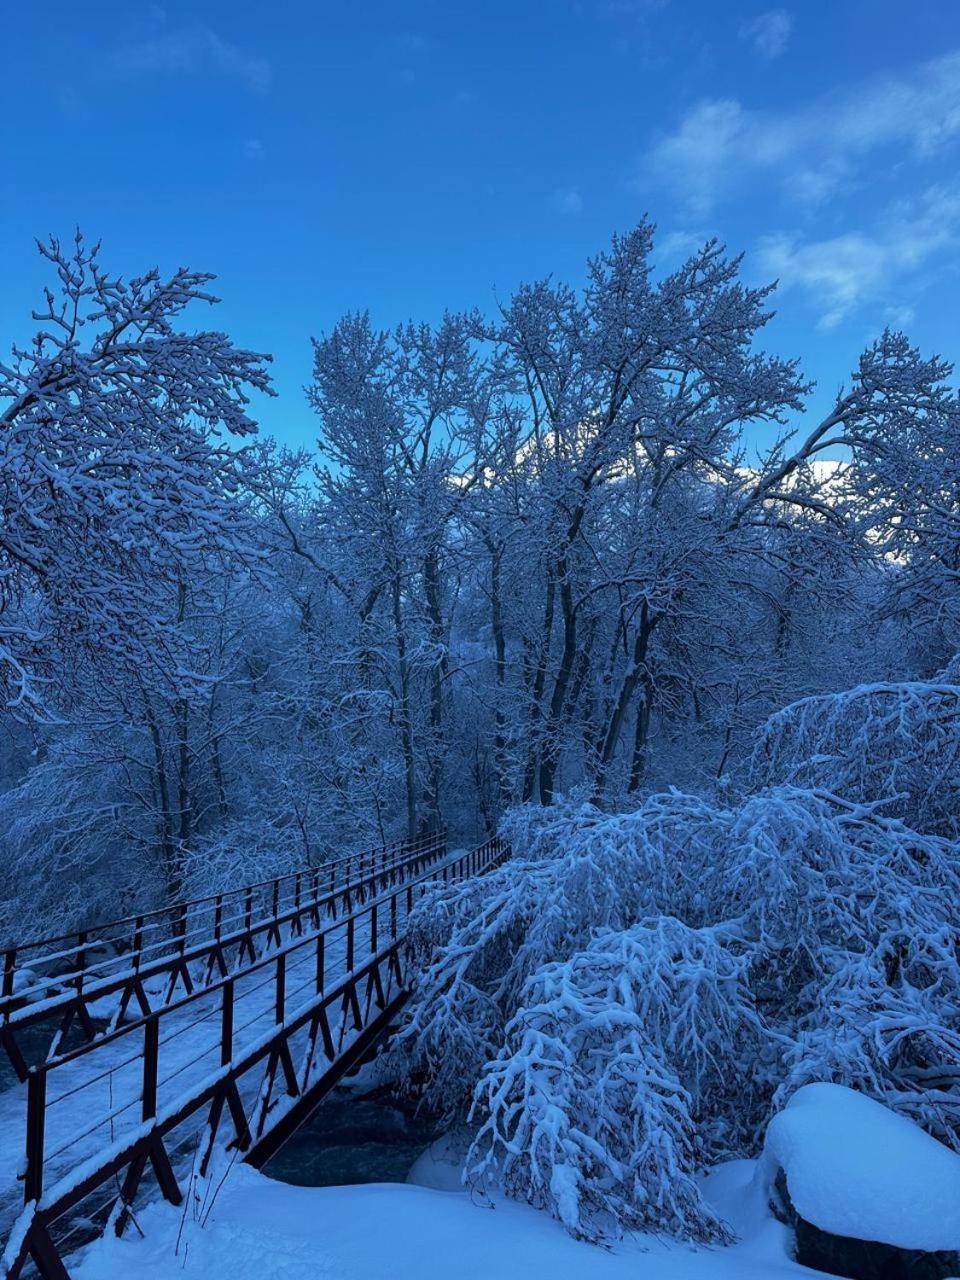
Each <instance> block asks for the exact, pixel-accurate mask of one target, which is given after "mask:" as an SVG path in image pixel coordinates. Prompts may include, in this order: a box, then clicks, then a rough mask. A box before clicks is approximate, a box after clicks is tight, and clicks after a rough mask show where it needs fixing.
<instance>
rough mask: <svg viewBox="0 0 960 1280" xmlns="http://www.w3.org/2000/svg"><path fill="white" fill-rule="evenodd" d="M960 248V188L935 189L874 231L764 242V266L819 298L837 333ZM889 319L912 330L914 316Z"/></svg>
mask: <svg viewBox="0 0 960 1280" xmlns="http://www.w3.org/2000/svg"><path fill="white" fill-rule="evenodd" d="M957 247H960V187H944V186H934V187H930V188H928V189H927V190H926V191H925V192H924V193H923V194H922V195H921V196H920V197H919V198H918V199H917V200H915V201H911V202H902V203H899V204H897V205H895V206H893V207H892V208H891V209H890V210H888V211H887V213H886V214H885V215H884V216H883V217H882V218H881V220H880V221H879V222H878V224H877V226H876V227H875V228H873V230H871V231H860V230H858V231H850V232H847V233H845V234H843V235H837V236H832V237H828V238H826V239H821V240H806V241H801V240H799V239H798V238H797V237H795V236H790V235H786V234H776V235H770V236H765V237H764V238H763V239H762V240H761V241H760V245H759V248H758V251H757V262H758V264H759V266H760V269H761V271H762V272H763V274H764V275H765V276H773V277H777V278H779V280H780V283H781V286H782V287H783V288H785V289H790V288H800V289H803V290H804V291H805V292H807V293H808V294H809V295H811V296H812V299H813V301H814V303H815V305H816V306H817V308H818V310H819V311H820V324H821V326H822V327H823V328H827V329H830V328H833V327H834V326H836V325H838V324H839V323H840V322H841V321H842V320H844V319H846V317H847V316H848V315H849V314H850V313H851V312H852V311H854V310H855V309H856V308H857V307H858V306H860V305H861V304H863V303H865V302H876V301H877V300H878V299H879V300H883V299H884V298H885V296H886V295H888V294H890V293H891V291H892V290H893V289H894V288H896V287H898V286H899V285H900V284H901V283H902V281H903V280H904V278H905V277H907V276H908V275H910V274H911V273H915V272H916V271H917V270H919V269H921V268H923V267H924V266H926V265H927V264H928V263H929V262H930V260H931V259H933V258H934V257H935V256H936V255H937V254H939V253H941V252H942V251H943V250H949V249H956V248H957ZM885 310H886V314H887V316H888V318H892V317H893V316H894V315H895V314H899V317H900V322H902V323H906V320H907V314H908V313H910V314H911V315H912V312H910V308H909V307H907V308H905V307H903V305H902V304H900V303H897V302H895V301H890V302H889V303H888V305H887V307H886V309H885Z"/></svg>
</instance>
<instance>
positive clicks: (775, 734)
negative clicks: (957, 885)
mask: <svg viewBox="0 0 960 1280" xmlns="http://www.w3.org/2000/svg"><path fill="white" fill-rule="evenodd" d="M950 675H951V673H950V671H949V670H948V671H947V672H946V673H945V676H944V679H943V680H942V681H935V682H921V681H914V682H906V683H900V684H863V685H858V686H857V687H856V688H853V689H847V690H844V691H843V692H842V693H832V694H828V695H826V696H823V697H816V698H803V699H801V700H800V701H799V702H794V703H791V704H790V706H787V707H784V708H783V710H782V711H778V712H777V713H776V715H773V716H771V717H770V719H769V720H768V721H767V723H766V725H765V726H764V728H763V730H762V732H761V734H760V738H759V741H758V744H757V747H756V750H755V752H754V755H753V761H752V773H753V778H754V781H755V783H757V784H758V785H760V786H770V785H772V784H776V783H790V784H793V785H795V786H798V787H813V788H816V787H823V788H826V789H827V790H829V791H832V792H834V793H835V794H837V795H840V796H843V797H844V798H845V799H847V800H852V801H856V802H858V803H859V802H872V801H878V800H886V801H888V802H889V803H888V804H887V806H886V812H887V813H888V814H890V815H891V816H895V817H898V818H901V819H902V820H903V821H904V822H905V823H907V824H908V825H909V826H911V827H914V828H915V829H916V830H917V831H930V832H935V833H936V834H939V835H945V836H950V837H951V838H956V837H958V836H960V684H956V683H953V680H952V679H948V678H947V677H950Z"/></svg>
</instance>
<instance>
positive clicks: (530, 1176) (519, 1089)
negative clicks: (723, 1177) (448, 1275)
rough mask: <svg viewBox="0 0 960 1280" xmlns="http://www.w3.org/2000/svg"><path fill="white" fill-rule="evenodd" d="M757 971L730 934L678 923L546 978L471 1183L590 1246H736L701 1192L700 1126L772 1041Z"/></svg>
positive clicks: (506, 1055) (473, 1157) (491, 1089)
mask: <svg viewBox="0 0 960 1280" xmlns="http://www.w3.org/2000/svg"><path fill="white" fill-rule="evenodd" d="M745 970H746V962H745V960H744V959H743V958H738V957H736V956H735V955H734V954H733V953H732V952H731V951H729V950H728V949H727V948H726V947H725V946H724V944H723V941H722V940H721V938H720V937H719V936H718V934H717V933H716V932H715V931H713V930H708V929H707V930H694V929H689V928H688V927H687V926H686V925H684V924H682V923H681V922H680V921H679V920H675V919H672V918H669V917H663V918H659V919H653V920H651V921H650V922H649V923H644V924H640V925H636V926H634V927H633V928H631V929H626V930H621V931H614V930H604V931H601V932H599V933H597V934H595V936H594V937H593V939H592V940H591V942H590V943H589V945H588V946H587V947H586V948H585V949H584V950H583V951H579V952H577V954H575V955H574V956H572V957H571V958H570V959H569V960H565V961H557V962H555V963H552V964H546V965H544V966H543V967H542V968H540V969H538V970H537V972H536V973H535V974H533V976H532V977H531V978H530V979H529V980H528V981H527V983H526V984H525V986H524V989H523V991H522V993H521V999H520V1003H519V1008H518V1011H517V1013H516V1014H515V1015H514V1016H513V1017H512V1018H511V1019H510V1021H509V1022H508V1023H507V1026H506V1028H505V1032H504V1038H503V1042H502V1044H501V1047H500V1049H499V1051H498V1053H497V1055H496V1057H495V1058H494V1059H493V1061H492V1062H490V1063H489V1064H488V1065H487V1066H486V1067H485V1069H484V1071H483V1073H482V1077H481V1079H480V1081H479V1084H478V1086H477V1088H476V1091H475V1096H474V1107H473V1109H474V1112H475V1113H477V1114H479V1115H480V1116H482V1117H483V1122H482V1123H481V1125H480V1128H479V1131H478V1134H477V1137H476V1139H475V1141H474V1144H473V1146H472V1148H471V1151H470V1153H469V1155H468V1160H467V1169H468V1173H469V1174H470V1176H472V1177H474V1178H479V1179H483V1178H484V1177H486V1176H487V1175H489V1174H491V1173H495V1174H496V1175H497V1176H498V1177H500V1176H502V1179H503V1182H504V1185H505V1186H506V1187H507V1189H508V1190H510V1191H511V1192H513V1193H514V1194H517V1195H519V1196H522V1197H523V1198H526V1199H530V1200H532V1202H534V1203H536V1204H538V1205H540V1206H541V1207H546V1208H549V1209H550V1210H551V1212H553V1214H554V1215H555V1216H556V1217H558V1218H559V1219H560V1221H561V1222H563V1223H564V1225H565V1226H566V1227H567V1228H568V1229H569V1230H570V1231H571V1232H572V1233H573V1234H575V1235H580V1236H585V1237H586V1238H588V1239H598V1238H602V1237H604V1236H606V1235H608V1234H610V1233H611V1232H615V1231H616V1230H618V1229H619V1228H622V1227H627V1228H633V1229H648V1230H663V1229H666V1230H668V1231H670V1232H672V1233H673V1234H675V1235H678V1236H681V1237H690V1238H695V1239H699V1240H718V1239H723V1238H725V1236H726V1229H725V1228H724V1226H723V1224H722V1223H721V1222H719V1221H718V1219H717V1218H716V1216H715V1215H714V1214H713V1213H712V1211H711V1210H710V1209H709V1208H708V1206H707V1205H706V1204H705V1203H704V1202H703V1201H702V1199H701V1197H700V1194H699V1191H698V1190H697V1186H696V1183H695V1181H694V1178H693V1174H694V1172H695V1168H696V1159H695V1156H696V1154H697V1150H698V1147H699V1141H698V1133H697V1127H696V1125H697V1112H698V1110H699V1106H698V1103H699V1104H700V1105H706V1106H709V1105H710V1103H711V1102H713V1101H714V1100H715V1099H716V1098H717V1097H718V1095H719V1094H721V1093H722V1092H723V1081H722V1077H723V1074H724V1069H725V1065H726V1064H727V1063H729V1062H730V1061H732V1059H733V1058H734V1056H735V1053H736V1051H737V1049H738V1047H739V1048H740V1049H741V1050H742V1049H743V1048H745V1047H746V1045H747V1043H748V1042H755V1041H756V1040H758V1039H759V1038H760V1036H761V1035H762V1028H761V1026H760V1023H759V1020H758V1018H757V1016H756V1013H755V1012H754V1009H753V1005H752V1000H751V997H750V993H749V991H748V990H747V988H746V985H745V983H744V975H745Z"/></svg>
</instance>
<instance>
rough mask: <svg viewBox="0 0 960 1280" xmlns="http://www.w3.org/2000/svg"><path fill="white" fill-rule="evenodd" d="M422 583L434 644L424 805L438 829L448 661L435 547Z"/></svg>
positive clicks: (431, 823)
mask: <svg viewBox="0 0 960 1280" xmlns="http://www.w3.org/2000/svg"><path fill="white" fill-rule="evenodd" d="M423 586H424V595H425V597H426V604H427V624H428V628H429V635H430V643H431V645H432V647H433V666H432V667H431V670H430V746H429V754H428V761H427V785H426V793H425V797H424V799H425V804H424V808H425V809H426V813H427V815H428V822H429V825H430V828H431V830H433V831H439V830H440V829H441V827H442V826H443V818H442V814H441V809H440V792H441V786H442V782H443V757H444V746H445V744H444V739H443V688H444V684H445V683H446V679H447V673H448V671H449V665H450V664H449V659H448V656H447V644H446V635H445V632H444V626H443V608H442V590H441V582H440V556H439V552H438V549H437V548H436V547H431V548H430V550H429V551H428V552H427V554H426V556H425V557H424V562H423Z"/></svg>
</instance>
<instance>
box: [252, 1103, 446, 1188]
mask: <svg viewBox="0 0 960 1280" xmlns="http://www.w3.org/2000/svg"><path fill="white" fill-rule="evenodd" d="M440 1133H441V1129H440V1127H439V1125H438V1123H437V1121H436V1120H435V1119H433V1118H431V1117H430V1116H427V1115H424V1114H419V1115H418V1114H415V1112H414V1110H413V1108H412V1106H411V1105H409V1104H407V1103H403V1102H400V1101H398V1100H397V1099H396V1098H395V1097H393V1096H392V1095H385V1094H381V1093H377V1094H365V1095H364V1094H361V1095H358V1094H357V1093H355V1092H352V1091H351V1090H349V1089H336V1090H334V1091H333V1093H332V1094H331V1095H330V1096H329V1097H328V1098H327V1099H326V1100H325V1101H324V1102H322V1103H321V1104H320V1106H319V1107H318V1108H317V1110H316V1111H315V1112H314V1113H313V1115H312V1116H311V1117H310V1119H309V1120H308V1121H307V1123H306V1124H305V1125H303V1126H302V1127H301V1128H300V1129H298V1130H297V1132H296V1133H295V1134H294V1135H293V1136H292V1137H291V1138H290V1139H289V1140H288V1141H287V1142H286V1143H285V1144H284V1146H283V1147H282V1148H281V1149H280V1151H278V1152H277V1154H276V1155H275V1156H274V1157H273V1158H272V1159H271V1160H269V1161H268V1162H267V1164H266V1165H264V1168H263V1172H264V1173H265V1174H267V1175H268V1176H269V1177H271V1178H276V1179H277V1181H278V1182H290V1183H293V1184H295V1185H296V1186H300V1187H334V1186H344V1185H346V1184H349V1183H355V1182H405V1181H406V1177H407V1174H408V1173H409V1172H410V1170H411V1169H412V1168H413V1165H414V1164H415V1163H416V1161H417V1159H418V1157H419V1156H420V1155H421V1154H422V1153H423V1152H424V1151H425V1150H426V1149H427V1147H429V1146H430V1144H431V1143H432V1142H433V1141H434V1140H435V1139H436V1138H438V1137H439V1136H440Z"/></svg>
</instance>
